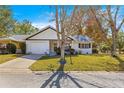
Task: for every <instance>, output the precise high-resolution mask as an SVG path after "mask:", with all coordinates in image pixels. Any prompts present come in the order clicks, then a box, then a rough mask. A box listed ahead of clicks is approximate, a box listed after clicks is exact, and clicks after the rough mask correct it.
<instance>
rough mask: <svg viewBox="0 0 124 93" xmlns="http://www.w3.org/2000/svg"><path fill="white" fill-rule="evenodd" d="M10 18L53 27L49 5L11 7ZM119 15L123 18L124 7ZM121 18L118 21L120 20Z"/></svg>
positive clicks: (51, 9)
mask: <svg viewBox="0 0 124 93" xmlns="http://www.w3.org/2000/svg"><path fill="white" fill-rule="evenodd" d="M10 9H11V11H12V17H13V18H14V19H15V20H17V21H18V22H21V21H23V20H29V21H30V22H31V23H32V25H33V26H36V27H38V28H40V29H41V28H43V27H45V26H48V25H51V26H53V27H55V22H54V21H50V20H52V19H53V18H54V12H55V9H54V6H50V5H11V6H10ZM103 9H104V6H103ZM119 14H120V15H122V16H121V17H123V16H124V6H122V7H121V9H120V11H119ZM121 17H119V18H118V20H121Z"/></svg>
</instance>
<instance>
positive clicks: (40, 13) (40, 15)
mask: <svg viewBox="0 0 124 93" xmlns="http://www.w3.org/2000/svg"><path fill="white" fill-rule="evenodd" d="M52 7H53V6H38V5H13V6H10V8H11V10H12V14H13V15H12V16H13V18H14V19H15V20H17V21H19V22H21V21H23V20H25V19H26V20H29V21H30V22H31V23H32V24H33V25H35V26H37V27H39V28H42V27H43V26H46V25H50V24H51V25H53V26H54V22H49V21H50V20H51V19H52V18H53V16H54V14H53V12H54V9H53V8H52Z"/></svg>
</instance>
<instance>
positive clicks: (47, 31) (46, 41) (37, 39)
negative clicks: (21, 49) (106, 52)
mask: <svg viewBox="0 0 124 93" xmlns="http://www.w3.org/2000/svg"><path fill="white" fill-rule="evenodd" d="M68 38H69V40H68V41H67V43H69V42H70V41H71V47H72V48H73V49H74V50H76V51H77V52H80V53H81V54H92V40H91V39H90V38H88V37H87V36H82V35H75V36H73V37H68ZM57 41H58V38H57V32H56V29H55V28H53V27H51V26H47V27H45V28H43V29H42V30H40V31H39V32H37V33H35V34H33V35H31V36H29V37H27V38H26V53H33V54H51V53H55V50H54V49H55V47H57Z"/></svg>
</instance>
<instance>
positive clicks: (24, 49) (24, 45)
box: [19, 43, 26, 54]
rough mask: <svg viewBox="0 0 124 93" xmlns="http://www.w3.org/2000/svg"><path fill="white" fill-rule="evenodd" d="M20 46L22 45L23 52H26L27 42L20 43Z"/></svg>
mask: <svg viewBox="0 0 124 93" xmlns="http://www.w3.org/2000/svg"><path fill="white" fill-rule="evenodd" d="M19 46H20V49H21V52H22V54H25V53H26V44H25V43H20V44H19Z"/></svg>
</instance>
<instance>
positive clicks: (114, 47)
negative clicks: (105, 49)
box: [111, 31, 117, 57]
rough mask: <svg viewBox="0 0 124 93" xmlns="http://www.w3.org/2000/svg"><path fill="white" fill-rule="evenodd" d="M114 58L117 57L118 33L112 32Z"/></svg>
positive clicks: (112, 53)
mask: <svg viewBox="0 0 124 93" xmlns="http://www.w3.org/2000/svg"><path fill="white" fill-rule="evenodd" d="M111 55H112V56H113V57H115V56H117V54H116V31H112V52H111Z"/></svg>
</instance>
